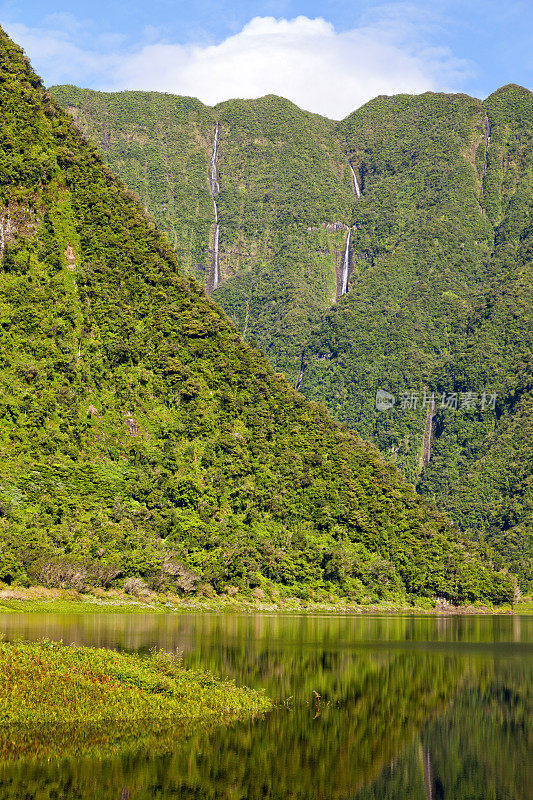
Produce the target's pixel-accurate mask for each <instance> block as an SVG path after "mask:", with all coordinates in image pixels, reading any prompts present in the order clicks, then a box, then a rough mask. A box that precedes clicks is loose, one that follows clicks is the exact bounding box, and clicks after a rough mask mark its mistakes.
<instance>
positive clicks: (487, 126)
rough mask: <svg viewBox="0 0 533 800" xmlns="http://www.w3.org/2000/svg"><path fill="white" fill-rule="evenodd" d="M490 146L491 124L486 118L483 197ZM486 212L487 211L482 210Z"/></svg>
mask: <svg viewBox="0 0 533 800" xmlns="http://www.w3.org/2000/svg"><path fill="white" fill-rule="evenodd" d="M489 145H490V122H489V118H488V117H487V116H485V162H484V164H483V180H482V181H481V196H482V197H483V195H484V193H485V178H486V177H487V152H488V149H489ZM482 211H483V212H484V211H485V209H482Z"/></svg>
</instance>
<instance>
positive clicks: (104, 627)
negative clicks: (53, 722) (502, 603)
mask: <svg viewBox="0 0 533 800" xmlns="http://www.w3.org/2000/svg"><path fill="white" fill-rule="evenodd" d="M0 631H1V632H3V633H4V634H5V635H6V637H7V638H8V639H13V638H20V637H22V638H26V639H39V638H42V637H48V638H50V639H55V640H59V639H62V640H63V642H65V643H76V644H87V645H100V646H105V647H115V648H119V649H123V650H129V651H140V652H143V651H147V650H149V649H150V648H152V647H154V646H158V647H161V648H164V649H168V650H175V649H176V648H178V649H179V650H181V651H182V652H183V654H184V660H185V663H186V664H188V665H191V666H203V667H207V668H209V669H211V670H213V671H214V672H215V673H217V674H219V675H223V676H230V677H232V678H234V679H235V680H236V682H237V683H238V684H246V685H248V686H253V687H264V688H265V689H266V691H267V693H268V694H269V695H270V696H271V697H273V698H274V699H276V700H278V701H280V706H279V707H278V708H277V710H276V711H274V712H273V713H271V714H269V715H268V716H267V717H266V718H265V719H263V720H259V721H256V722H253V723H249V724H239V725H236V726H233V727H230V728H219V729H217V730H216V731H214V732H212V733H211V734H203V735H198V734H195V732H194V731H191V738H190V740H189V741H188V742H187V743H186V744H185V745H183V744H182V745H180V746H177V747H176V750H175V752H173V753H169V754H168V755H165V756H157V757H154V756H151V755H150V753H147V752H136V751H135V750H132V751H131V753H129V754H128V755H127V756H122V757H120V758H119V757H116V758H109V759H106V760H96V759H92V760H91V759H86V760H81V761H80V760H73V759H71V760H66V761H63V762H61V763H59V764H58V763H55V762H52V763H34V764H31V765H28V764H25V765H17V766H8V767H2V768H0V797H2V798H17V800H23V798H40V799H41V798H42V799H43V800H44V798H46V800H51V799H52V798H57V800H63V798H69V800H70V798H77V799H78V798H89V797H91V798H113V799H114V800H115V799H116V800H140V799H141V798H142V799H143V800H144V799H145V798H174V800H175V799H176V798H195V800H200V799H202V800H203V798H220V800H222V799H224V800H256V798H257V799H259V798H262V799H263V800H264V799H265V798H291V799H294V800H295V799H296V798H298V800H304V799H307V798H313V800H315V799H316V800H322V798H323V799H324V800H326V798H328V800H334V799H336V798H350V799H352V798H356V799H357V800H370V799H371V798H372V800H439V799H442V798H445V800H515V799H516V800H519V799H520V800H531V798H532V797H533V617H490V616H489V617H438V618H434V617H411V616H410V617H407V616H406V617H399V616H395V617H344V616H343V617H339V616H310V617H309V616H285V615H271V616H269V615H256V616H234V615H232V616H225V615H187V616H173V615H169V616H160V615H146V616H138V615H134V616H133V615H132V616H118V615H117V616H112V615H109V616H107V615H87V616H83V617H80V616H71V617H69V616H65V615H15V614H12V615H4V616H0Z"/></svg>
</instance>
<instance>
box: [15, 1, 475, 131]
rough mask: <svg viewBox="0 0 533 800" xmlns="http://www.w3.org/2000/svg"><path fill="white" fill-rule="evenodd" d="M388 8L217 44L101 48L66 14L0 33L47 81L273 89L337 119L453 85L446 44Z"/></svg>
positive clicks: (221, 93)
mask: <svg viewBox="0 0 533 800" xmlns="http://www.w3.org/2000/svg"><path fill="white" fill-rule="evenodd" d="M394 14H397V11H394ZM394 14H391V15H389V16H386V15H385V16H382V17H381V18H380V19H378V20H377V21H375V22H374V23H369V24H367V25H365V26H362V27H358V28H355V29H352V30H348V31H342V32H338V31H336V30H335V29H334V27H333V25H331V24H330V23H329V22H327V21H326V20H324V19H321V18H317V19H310V18H308V17H303V16H300V17H297V18H295V19H292V20H287V19H275V18H274V17H255V18H254V19H252V20H251V21H250V22H249V23H248V24H247V25H245V26H244V28H243V29H242V30H241V31H240V32H239V33H237V34H235V35H233V36H230V37H228V38H227V39H225V40H224V41H222V42H221V43H220V44H215V45H183V44H172V43H157V42H154V41H153V32H152V34H151V37H150V39H151V40H150V39H148V42H147V43H146V44H145V45H144V46H142V47H141V48H139V49H137V50H136V51H133V52H132V51H127V50H125V49H122V50H121V49H120V45H119V44H118V43H117V46H116V48H115V51H114V52H110V51H109V48H106V47H105V42H103V40H100V42H97V43H96V44H95V43H94V40H93V46H92V47H91V46H89V43H88V42H87V45H86V46H84V44H85V41H86V38H85V37H84V36H83V34H81V35H76V28H75V26H74V25H73V24H72V20H69V24H68V26H65V27H64V28H63V29H61V28H59V26H58V28H57V29H54V30H49V31H39V30H31V29H29V28H26V27H25V26H21V25H12V26H8V32H9V33H11V35H13V37H14V38H15V39H16V40H17V41H19V42H20V43H21V44H22V45H23V47H24V48H25V49H26V51H27V53H28V55H29V56H30V58H32V60H33V61H34V63H35V66H36V68H37V69H38V70H40V71H41V73H42V74H44V77H45V79H46V82H47V83H48V84H51V83H58V82H68V83H81V84H82V85H84V86H87V85H90V86H93V87H94V88H100V89H108V90H118V89H145V90H154V91H163V92H171V93H175V94H182V95H192V96H195V97H199V98H200V100H202V101H203V102H205V103H207V104H208V105H214V104H216V103H218V102H220V101H222V100H227V99H229V98H232V97H246V98H251V97H261V96H262V95H264V94H279V95H282V96H284V97H288V98H289V99H290V100H292V101H293V102H295V103H296V104H297V105H299V106H301V107H302V108H306V109H308V110H310V111H316V112H319V113H321V114H325V115H327V116H330V117H333V118H340V117H343V116H345V115H346V114H348V113H349V112H351V111H353V110H354V109H355V108H357V107H359V106H360V105H362V104H363V103H365V102H366V101H367V100H370V99H371V98H372V97H375V96H376V95H378V94H396V93H399V92H409V93H418V92H423V91H426V90H441V89H454V88H456V87H457V85H460V84H461V83H462V82H463V81H464V78H465V76H466V75H467V74H469V72H470V65H469V64H468V63H467V62H465V61H462V60H458V59H455V58H454V57H453V55H452V53H451V52H450V51H449V50H448V49H446V48H431V47H429V46H428V42H427V39H426V38H425V36H424V32H423V30H424V26H425V21H424V20H423V19H421V20H420V27H419V28H417V23H416V19H414V15H412V14H406V15H405V17H404V18H403V19H402V20H401V21H399V20H398V18H397V17H396V18H395V16H394ZM59 21H60V20H57V22H59ZM145 41H146V40H145ZM96 48H99V50H98V49H96Z"/></svg>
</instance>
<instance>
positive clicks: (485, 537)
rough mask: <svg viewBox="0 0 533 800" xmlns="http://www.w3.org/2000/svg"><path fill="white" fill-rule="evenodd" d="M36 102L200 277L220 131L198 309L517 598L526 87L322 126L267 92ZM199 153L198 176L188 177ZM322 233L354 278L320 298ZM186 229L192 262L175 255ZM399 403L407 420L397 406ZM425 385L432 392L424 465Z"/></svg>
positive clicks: (528, 526)
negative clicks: (435, 511)
mask: <svg viewBox="0 0 533 800" xmlns="http://www.w3.org/2000/svg"><path fill="white" fill-rule="evenodd" d="M51 91H52V93H53V94H54V96H55V97H57V99H58V100H59V102H60V103H61V104H62V105H63V106H64V107H66V108H68V109H69V110H70V111H71V112H72V114H73V116H74V118H75V119H76V121H77V123H78V124H79V125H80V127H81V129H82V130H83V131H84V132H85V133H86V134H87V135H88V136H89V137H90V138H91V139H93V140H94V141H95V143H97V145H98V146H99V148H100V151H101V152H102V155H103V157H104V158H105V160H106V162H107V163H108V165H109V166H110V167H111V168H112V169H113V170H114V171H116V172H117V174H119V175H120V176H121V177H122V178H123V179H124V180H125V181H126V183H127V184H128V186H130V187H131V188H134V189H136V190H137V191H138V192H139V194H140V196H141V197H142V199H143V202H144V203H145V205H146V206H147V207H148V209H149V210H150V211H151V213H153V214H154V217H155V219H156V221H157V222H158V224H159V225H161V227H162V228H163V229H164V230H166V231H167V232H168V234H169V236H170V239H171V241H172V242H173V243H174V244H175V246H176V248H177V251H178V253H180V254H183V263H185V264H186V265H187V269H188V270H189V272H190V273H191V274H195V275H196V276H197V277H198V278H199V279H200V280H203V281H204V282H205V281H206V270H207V267H206V266H202V264H204V262H205V263H206V264H208V262H209V256H208V254H207V250H206V248H208V245H209V241H210V239H209V233H205V230H206V226H207V225H208V220H209V219H210V218H211V221H212V216H211V217H210V216H209V213H211V212H210V209H209V203H210V198H209V187H208V181H207V162H208V158H209V153H210V148H211V146H212V135H213V128H214V124H215V122H216V121H219V122H220V152H219V169H220V178H221V187H222V189H221V194H220V195H219V198H218V201H217V202H218V205H219V209H220V215H221V231H222V233H221V264H222V272H223V276H224V282H223V284H222V285H221V287H220V288H219V289H218V290H217V292H216V299H217V301H218V302H219V303H220V304H221V305H222V307H223V308H224V310H225V311H226V312H227V313H228V314H229V315H230V317H231V318H232V319H233V320H234V321H235V323H236V324H237V327H238V328H239V329H240V330H241V331H242V333H243V335H244V336H245V337H246V338H247V339H249V340H252V341H254V342H256V343H257V345H258V346H259V347H260V348H261V350H262V351H263V353H264V354H266V355H267V356H268V357H269V358H270V360H271V361H272V362H273V363H274V364H275V365H276V366H277V367H278V368H279V369H282V370H283V371H284V372H285V374H286V375H287V377H288V378H289V379H290V380H291V381H294V382H296V379H297V377H298V374H299V370H300V366H301V364H303V365H304V367H305V374H304V380H303V383H302V386H301V391H302V392H303V393H304V394H305V396H306V397H307V398H308V399H311V400H316V401H320V402H323V403H324V404H325V405H326V406H327V408H328V410H329V411H330V412H331V413H332V414H333V416H334V417H335V418H336V419H337V420H339V421H340V422H341V423H344V424H346V425H347V426H349V427H350V428H351V429H353V430H357V431H358V432H359V433H360V434H361V435H362V436H364V437H365V438H368V439H370V440H371V441H373V442H374V443H375V444H376V445H377V446H378V448H379V450H380V451H381V453H382V454H384V455H385V456H386V457H387V459H389V460H390V461H392V462H394V463H395V464H396V465H397V466H398V467H399V468H400V469H401V470H402V471H403V472H404V474H405V475H406V476H407V478H408V479H409V480H410V481H411V482H412V484H413V485H415V486H416V487H417V488H418V490H419V491H420V492H422V493H423V494H425V495H426V496H428V497H430V498H433V499H434V500H435V501H436V503H437V505H438V506H440V507H442V508H444V509H445V510H446V511H447V512H448V513H449V514H450V515H451V517H452V518H453V519H454V520H455V522H456V523H457V524H458V525H459V526H460V527H461V529H462V530H463V532H464V533H465V534H466V536H467V537H468V538H469V539H470V540H471V541H474V542H476V543H477V546H479V547H480V548H481V550H482V552H484V551H485V549H486V545H485V543H486V542H488V543H489V544H490V545H491V546H493V547H495V548H496V549H497V551H498V553H499V564H500V565H503V564H505V565H507V566H508V567H509V569H511V570H512V572H514V573H515V574H516V575H517V576H518V578H519V581H520V584H521V587H522V589H523V590H524V591H527V590H528V589H529V588H531V586H532V585H533V584H532V580H533V533H532V531H533V526H532V520H533V516H532V510H533V504H532V498H531V479H530V476H531V447H532V437H531V423H530V421H529V420H530V418H531V402H532V386H533V382H532V379H531V353H532V352H533V340H532V331H533V319H532V307H533V302H532V300H533V298H532V289H531V287H532V283H533V281H532V277H533V276H532V273H531V264H532V259H531V246H532V239H531V207H532V204H533V195H532V185H533V159H532V135H533V104H532V95H531V93H530V92H528V91H527V90H526V89H523V88H521V87H518V86H514V85H510V86H506V87H503V88H502V89H499V90H498V91H497V92H495V93H494V94H493V95H491V96H490V97H489V98H488V99H487V100H485V101H484V102H483V103H482V102H480V101H479V100H476V99H473V98H470V97H467V96H465V95H445V94H432V93H426V94H423V95H420V96H416V97H413V96H407V95H402V96H397V97H378V98H376V99H375V100H373V101H371V102H370V103H368V104H366V105H365V106H364V107H363V108H360V109H358V110H357V111H355V112H354V113H353V114H351V115H350V116H349V117H347V118H346V119H345V120H343V121H342V122H340V123H334V122H332V121H330V120H326V119H324V118H321V117H318V116H317V115H311V114H308V113H307V112H303V111H301V110H300V109H298V108H296V107H295V106H294V105H292V104H291V103H289V102H288V101H286V100H283V99H281V98H276V97H271V96H269V97H265V98H261V99H260V100H254V101H242V100H238V101H237V100H235V101H228V102H227V103H222V104H220V105H219V106H216V107H215V108H214V109H208V108H206V107H204V106H201V104H198V103H197V101H193V100H190V99H184V98H176V97H172V96H167V95H154V94H150V95H147V94H143V93H139V92H124V93H120V94H103V93H98V92H89V91H84V90H80V89H77V88H75V87H54V88H53V89H52V90H51ZM177 109H179V111H177ZM192 109H194V121H191V119H192V117H191V115H192V114H193V111H192ZM139 131H142V136H141V134H139V133H138V132H139ZM487 134H490V139H489V138H487ZM136 137H137V139H139V138H141V139H142V142H143V144H142V147H143V150H142V155H139V154H138V153H137V155H132V156H131V159H130V161H129V162H128V164H129V166H128V167H127V168H126V166H125V164H124V161H123V160H121V159H122V156H121V153H122V151H123V150H124V148H127V147H129V145H128V142H131V141H133V140H134V139H136ZM174 140H175V141H179V142H180V143H182V149H181V150H180V152H179V154H178V155H176V156H175V157H173V156H172V154H170V155H169V154H168V150H167V143H168V142H169V141H174ZM193 140H194V141H193ZM200 141H201V142H202V143H203V144H202V147H200V144H199V142H200ZM188 142H189V144H188ZM190 142H192V144H190ZM202 148H203V149H202ZM200 151H201V152H202V153H203V156H202V158H203V162H202V164H203V166H202V168H200V167H199V166H198V168H197V169H196V168H195V169H194V170H193V169H192V168H188V167H187V164H186V162H187V159H189V160H191V159H192V160H194V159H195V158H196V155H195V154H197V153H199V152H200ZM162 154H163V156H164V157H163V158H162V157H161V156H162ZM195 163H196V162H195ZM349 163H351V164H352V165H353V166H354V168H355V170H356V173H357V176H358V179H359V182H360V184H361V186H362V189H363V194H362V197H361V198H360V199H359V200H356V198H355V195H354V191H353V186H352V178H351V173H350V170H349ZM156 169H157V175H158V180H157V182H156V183H153V182H152V183H151V184H150V183H149V181H148V177H147V176H148V175H149V174H152V172H154V171H155V170H156ZM134 170H137V172H139V171H140V172H139V174H140V173H142V175H143V176H144V178H143V182H141V183H139V182H135V180H133V179H132V177H131V175H132V171H134ZM136 174H137V173H136ZM192 181H194V189H193V188H191V182H192ZM169 185H172V186H173V187H174V191H175V193H176V195H177V196H179V197H181V198H182V202H183V199H184V198H187V197H190V198H191V202H190V206H191V208H194V207H196V206H197V207H198V208H199V206H198V201H197V199H196V198H197V197H200V196H201V197H202V198H203V200H202V203H203V206H202V208H204V209H207V210H208V211H209V213H208V215H207V218H206V217H205V216H202V214H204V212H202V214H200V212H198V214H197V215H196V217H195V218H194V219H192V221H191V220H190V219H189V218H188V219H187V221H184V217H183V215H182V216H180V214H177V213H171V212H170V211H169V213H168V214H167V212H166V211H165V213H163V212H162V211H161V210H160V209H161V203H162V200H161V198H163V197H164V196H165V192H167V190H168V186H169ZM168 208H170V206H168ZM180 213H181V212H180ZM206 219H207V222H206ZM337 220H338V221H340V222H341V223H343V225H345V226H346V225H352V226H354V227H353V228H352V247H353V250H352V265H353V270H352V273H351V277H350V292H349V294H348V295H347V296H345V297H343V298H342V299H341V300H340V301H339V302H337V303H335V302H334V300H335V287H336V275H335V268H337V272H338V267H339V264H340V260H341V257H342V250H343V246H344V242H345V239H346V230H345V229H340V230H338V231H334V230H329V231H328V230H327V229H326V224H327V223H332V222H335V221H337ZM191 226H192V228H193V229H194V231H195V234H194V236H198V238H197V239H195V240H194V241H195V242H197V243H199V242H203V247H204V254H205V258H204V262H202V264H200V262H199V260H198V258H196V256H195V257H193V256H192V255H191V253H192V252H193V249H194V248H193V249H191V246H190V245H189V244H188V243H189V242H190V241H192V238H191V237H192V234H191V233H190V229H191ZM195 247H200V244H195ZM197 262H198V263H197ZM195 264H196V266H195ZM377 389H385V390H388V391H390V392H392V393H393V394H394V395H395V396H396V397H397V398H398V402H397V404H396V407H395V408H394V409H393V410H392V411H390V412H386V413H385V412H378V411H376V409H375V403H374V398H375V395H376V391H377ZM410 391H412V392H415V393H417V395H418V398H419V400H418V404H417V407H416V408H414V407H413V408H407V409H404V410H402V409H401V408H400V407H399V405H400V398H401V395H402V393H404V392H410ZM424 392H426V396H429V395H430V394H431V392H435V393H436V396H437V414H436V417H435V420H434V442H433V449H432V454H431V461H430V465H429V467H427V468H424V467H423V465H422V459H421V455H422V447H423V440H424V432H425V426H426V417H427V407H424V408H423V407H421V406H422V398H423V397H424ZM454 392H457V393H458V404H459V410H458V411H457V413H454V412H453V411H450V410H449V409H446V408H441V399H442V396H443V393H446V396H449V395H450V394H452V393H454ZM483 392H488V393H489V394H493V393H496V396H497V401H496V407H495V409H494V410H492V409H488V410H487V409H485V411H482V410H481V408H480V403H479V400H478V404H477V407H476V408H470V409H468V408H467V409H465V408H461V405H462V400H463V398H464V397H465V396H467V393H475V394H476V396H477V397H478V398H479V399H480V398H481V397H482V395H483Z"/></svg>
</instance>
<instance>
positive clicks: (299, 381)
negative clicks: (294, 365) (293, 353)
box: [296, 350, 305, 391]
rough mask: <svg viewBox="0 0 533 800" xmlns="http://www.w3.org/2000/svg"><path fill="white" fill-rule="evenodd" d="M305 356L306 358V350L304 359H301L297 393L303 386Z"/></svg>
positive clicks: (303, 353)
mask: <svg viewBox="0 0 533 800" xmlns="http://www.w3.org/2000/svg"><path fill="white" fill-rule="evenodd" d="M304 356H305V350H304V351H303V352H302V357H301V358H300V374H299V375H298V380H297V381H296V391H298V390H299V388H300V386H301V385H302V380H303V377H304V373H305V362H304Z"/></svg>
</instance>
